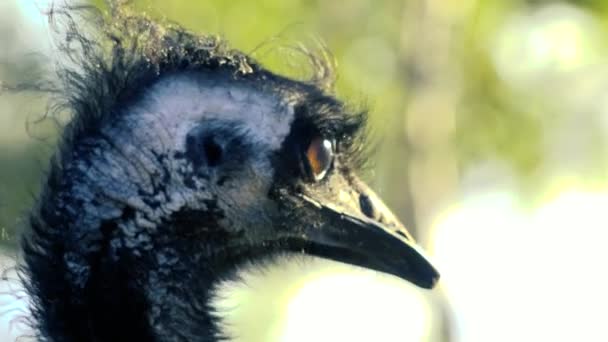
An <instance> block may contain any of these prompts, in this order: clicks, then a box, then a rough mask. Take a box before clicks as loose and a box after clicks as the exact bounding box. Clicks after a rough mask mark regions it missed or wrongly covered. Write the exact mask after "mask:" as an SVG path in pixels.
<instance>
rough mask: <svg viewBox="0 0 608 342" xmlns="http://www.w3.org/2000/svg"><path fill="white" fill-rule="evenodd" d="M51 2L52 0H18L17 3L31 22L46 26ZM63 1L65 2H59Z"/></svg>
mask: <svg viewBox="0 0 608 342" xmlns="http://www.w3.org/2000/svg"><path fill="white" fill-rule="evenodd" d="M51 2H52V0H20V1H17V4H18V6H19V10H20V11H21V13H23V15H24V17H25V18H26V19H27V20H28V21H29V22H30V23H31V24H34V25H39V26H44V25H46V22H47V20H48V18H47V16H46V15H45V12H46V11H47V10H48V9H49V7H50V6H51ZM55 3H57V1H55ZM61 3H63V2H59V4H61Z"/></svg>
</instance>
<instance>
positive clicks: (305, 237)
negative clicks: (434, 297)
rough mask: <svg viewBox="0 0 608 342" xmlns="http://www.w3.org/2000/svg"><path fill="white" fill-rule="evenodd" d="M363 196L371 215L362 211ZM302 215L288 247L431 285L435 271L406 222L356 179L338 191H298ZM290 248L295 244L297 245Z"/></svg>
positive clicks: (419, 284)
mask: <svg viewBox="0 0 608 342" xmlns="http://www.w3.org/2000/svg"><path fill="white" fill-rule="evenodd" d="M362 195H363V196H365V197H367V200H369V201H370V203H369V204H370V205H373V212H374V214H373V215H369V214H368V215H367V216H371V217H367V216H366V215H364V214H362V213H361V210H360V207H361V205H360V198H361V196H362ZM297 197H298V198H299V201H298V202H299V205H300V209H302V210H298V212H299V213H300V214H301V215H302V216H301V217H300V219H301V220H304V221H305V222H304V223H303V224H302V225H301V226H300V227H301V228H300V229H299V230H298V234H297V236H291V239H290V240H291V242H294V244H293V245H292V247H294V246H295V247H296V248H297V249H299V250H301V251H303V252H305V253H307V254H311V255H316V256H320V257H323V258H327V259H332V260H335V261H339V262H344V263H348V264H353V265H357V266H360V267H365V268H368V269H373V270H376V271H380V272H384V273H389V274H392V275H395V276H397V277H400V278H402V279H405V280H407V281H410V282H412V283H413V284H415V285H417V286H420V287H423V288H427V289H430V288H433V287H434V286H435V284H436V283H437V281H438V279H439V273H438V272H437V270H435V268H434V267H433V265H431V263H430V262H429V261H428V259H427V258H426V257H425V256H424V255H423V253H422V252H421V250H420V249H419V247H417V246H416V244H415V242H414V240H413V239H412V238H411V236H410V235H409V233H408V232H407V230H406V229H405V227H403V225H402V224H401V223H400V222H399V221H398V220H397V219H396V218H395V216H394V215H393V214H392V213H391V212H390V210H389V209H388V208H387V207H386V206H385V205H384V204H383V203H382V202H381V201H380V199H379V198H378V197H377V196H376V194H375V193H373V191H371V190H370V189H369V188H368V187H367V186H366V185H365V184H363V183H361V182H360V181H357V182H356V185H355V186H354V187H353V186H352V184H351V187H350V188H349V190H348V191H346V192H344V191H342V192H341V194H340V195H338V196H335V194H333V195H332V193H331V191H329V192H325V193H321V192H317V193H314V192H313V193H308V194H300V195H299V196H297ZM296 248H294V249H296Z"/></svg>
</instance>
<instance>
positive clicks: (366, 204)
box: [359, 194, 376, 219]
mask: <svg viewBox="0 0 608 342" xmlns="http://www.w3.org/2000/svg"><path fill="white" fill-rule="evenodd" d="M359 206H360V207H361V212H362V213H363V214H364V215H365V216H367V217H369V218H372V219H373V218H375V217H376V211H375V210H374V204H373V203H372V200H371V198H369V196H367V195H366V194H359Z"/></svg>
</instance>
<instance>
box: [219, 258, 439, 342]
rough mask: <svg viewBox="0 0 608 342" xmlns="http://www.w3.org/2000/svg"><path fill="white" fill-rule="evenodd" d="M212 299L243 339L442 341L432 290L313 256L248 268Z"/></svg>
mask: <svg viewBox="0 0 608 342" xmlns="http://www.w3.org/2000/svg"><path fill="white" fill-rule="evenodd" d="M239 277H240V280H239V281H235V282H226V283H223V284H222V285H221V286H220V287H219V289H218V291H217V292H216V294H217V298H216V300H215V301H214V303H212V305H213V307H214V308H215V309H216V311H217V312H219V313H220V316H221V317H222V321H223V323H224V324H223V325H222V326H223V328H224V329H225V332H226V333H228V334H229V335H230V336H233V337H234V338H235V341H243V342H245V341H246V342H256V341H260V342H277V341H285V342H301V341H306V342H308V341H319V342H329V341H331V342H333V341H350V342H357V341H395V342H397V341H408V342H410V341H418V342H421V341H435V340H434V339H432V338H435V337H434V335H433V328H434V327H431V320H432V318H433V317H432V312H431V308H430V307H429V302H428V300H429V298H428V297H427V296H429V295H430V292H429V291H424V290H420V289H418V288H416V287H415V286H414V285H411V284H409V283H407V282H405V281H403V280H401V279H397V278H396V277H393V276H388V275H384V274H379V273H377V272H373V271H370V270H366V269H362V268H358V267H353V266H349V265H345V264H342V263H337V262H333V261H329V260H325V259H320V258H313V257H303V256H297V257H291V258H283V259H281V260H279V261H277V262H274V263H272V264H271V265H266V266H265V267H259V266H254V267H246V268H245V269H243V270H242V271H241V272H239Z"/></svg>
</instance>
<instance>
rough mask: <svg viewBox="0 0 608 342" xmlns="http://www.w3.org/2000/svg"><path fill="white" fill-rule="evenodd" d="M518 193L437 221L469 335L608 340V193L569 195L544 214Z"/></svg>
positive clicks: (473, 203) (460, 323)
mask: <svg viewBox="0 0 608 342" xmlns="http://www.w3.org/2000/svg"><path fill="white" fill-rule="evenodd" d="M517 203H518V201H517V198H516V197H515V196H514V195H513V194H510V193H508V192H503V193H490V194H487V195H483V196H476V197H473V198H471V199H469V200H466V201H464V202H463V203H462V205H460V206H458V207H457V208H454V209H453V211H451V212H449V213H447V214H446V215H444V216H443V217H442V218H441V219H440V220H439V221H438V222H437V224H436V226H435V245H434V250H435V258H434V260H435V261H436V262H437V264H438V268H439V270H441V272H442V275H443V279H442V281H443V283H442V284H443V288H444V289H445V291H446V294H447V296H448V298H450V301H451V303H452V305H453V310H454V312H455V323H456V326H457V332H458V337H459V341H467V342H477V341H479V342H482V341H498V342H500V341H524V342H525V341H606V340H608V331H606V329H605V328H604V322H603V321H604V317H605V316H606V314H607V313H608V295H606V288H608V271H606V270H605V269H606V267H605V260H608V249H607V248H606V242H607V241H608V230H607V229H606V228H607V227H608V215H606V210H607V208H608V193H606V192H604V193H600V192H586V191H578V190H569V191H562V192H561V193H560V194H559V195H558V196H556V197H554V198H552V199H549V200H547V201H546V203H544V204H543V205H542V206H540V207H539V208H538V209H536V210H535V211H527V210H524V209H523V208H520V207H518V205H517Z"/></svg>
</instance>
